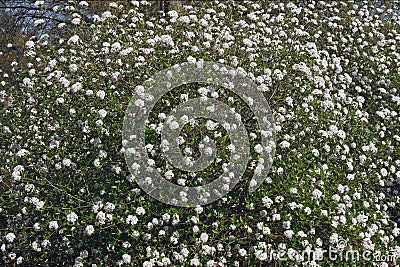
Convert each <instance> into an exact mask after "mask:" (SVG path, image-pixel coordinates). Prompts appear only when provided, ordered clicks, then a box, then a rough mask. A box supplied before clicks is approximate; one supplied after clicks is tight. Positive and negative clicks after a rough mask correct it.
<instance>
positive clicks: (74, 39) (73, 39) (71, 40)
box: [67, 35, 79, 45]
mask: <svg viewBox="0 0 400 267" xmlns="http://www.w3.org/2000/svg"><path fill="white" fill-rule="evenodd" d="M78 42H79V36H78V35H73V36H72V37H71V38H69V39H68V41H67V43H68V44H69V45H71V44H77V43H78Z"/></svg>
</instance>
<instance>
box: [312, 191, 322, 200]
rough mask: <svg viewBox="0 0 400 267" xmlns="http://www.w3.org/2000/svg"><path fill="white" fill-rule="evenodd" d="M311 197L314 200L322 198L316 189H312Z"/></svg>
mask: <svg viewBox="0 0 400 267" xmlns="http://www.w3.org/2000/svg"><path fill="white" fill-rule="evenodd" d="M312 195H313V198H314V199H319V198H320V197H321V196H322V192H321V191H320V190H318V189H314V191H313V192H312Z"/></svg>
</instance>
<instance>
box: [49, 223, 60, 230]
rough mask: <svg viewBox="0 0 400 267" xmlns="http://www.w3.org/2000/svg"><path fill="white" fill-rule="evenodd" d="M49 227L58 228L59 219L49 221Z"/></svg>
mask: <svg viewBox="0 0 400 267" xmlns="http://www.w3.org/2000/svg"><path fill="white" fill-rule="evenodd" d="M49 228H50V229H55V230H56V229H58V223H57V221H50V222H49Z"/></svg>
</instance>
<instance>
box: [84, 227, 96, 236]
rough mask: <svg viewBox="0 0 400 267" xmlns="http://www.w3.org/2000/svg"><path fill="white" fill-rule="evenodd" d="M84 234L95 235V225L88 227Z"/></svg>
mask: <svg viewBox="0 0 400 267" xmlns="http://www.w3.org/2000/svg"><path fill="white" fill-rule="evenodd" d="M84 233H85V235H88V236H90V235H92V234H93V233H94V227H93V225H88V226H86V228H85V231H84Z"/></svg>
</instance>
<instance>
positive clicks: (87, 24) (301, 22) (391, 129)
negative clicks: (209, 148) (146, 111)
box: [0, 1, 400, 266]
mask: <svg viewBox="0 0 400 267" xmlns="http://www.w3.org/2000/svg"><path fill="white" fill-rule="evenodd" d="M38 2H41V1H38ZM261 2H262V3H261ZM38 5H39V6H40V3H38ZM88 5H89V4H88V3H87V2H85V1H82V2H79V3H78V2H76V4H74V3H73V2H71V4H70V5H69V6H65V7H63V8H64V10H63V12H68V13H70V14H71V18H72V20H71V23H70V24H68V25H67V24H63V23H61V24H60V25H59V27H60V28H62V29H65V31H64V32H63V34H62V35H61V34H59V35H55V36H50V35H46V34H41V35H40V37H36V38H35V37H33V38H31V39H30V40H29V41H27V42H26V43H25V47H24V49H25V56H26V58H27V61H28V62H24V63H23V65H22V64H18V62H16V61H14V62H13V63H12V65H11V67H12V68H13V71H14V72H12V73H6V72H3V73H2V74H1V75H2V77H1V78H0V80H1V81H0V84H1V88H0V99H1V101H2V102H1V103H2V109H1V110H0V126H1V127H0V140H1V141H0V175H1V176H0V248H1V252H0V264H1V265H3V264H9V265H11V264H13V263H17V264H23V265H42V266H47V265H49V266H55V265H62V264H66V265H68V266H71V265H74V266H114V265H116V264H118V265H132V266H261V265H263V266H269V265H272V264H273V263H284V264H285V265H289V264H291V265H293V266H338V265H341V264H343V262H344V261H346V260H348V261H350V260H349V259H343V260H340V259H336V261H335V260H332V259H330V258H328V257H327V254H326V253H325V254H324V257H322V259H316V260H313V259H312V258H311V259H309V258H307V257H305V255H306V254H304V253H302V251H305V250H312V251H318V250H328V249H329V248H332V247H334V248H336V249H338V251H342V253H344V252H346V251H351V250H357V251H360V253H361V252H362V251H364V250H370V251H374V252H378V251H380V252H381V253H382V254H383V255H389V254H390V255H397V257H400V246H399V235H400V229H399V228H398V227H397V226H396V222H397V220H398V218H399V217H400V216H399V210H400V209H399V202H400V198H399V191H398V190H399V185H400V157H399V155H400V133H399V131H400V127H399V122H400V116H399V110H400V109H399V106H400V93H399V90H400V54H399V51H400V47H399V43H400V29H399V16H398V15H397V14H396V12H394V10H393V9H390V8H388V7H386V6H379V7H374V6H370V5H367V4H366V3H359V2H358V3H353V2H350V1H340V2H331V1H326V2H324V1H318V2H315V1H307V3H306V4H304V3H303V4H295V3H286V4H284V3H274V2H271V1H260V3H258V1H257V2H250V1H226V2H225V1H210V2H208V1H204V2H203V3H200V2H195V3H193V5H184V6H182V8H181V9H177V10H172V11H169V12H167V13H163V12H159V13H157V14H149V13H148V12H146V10H148V5H149V3H148V2H145V1H143V2H138V1H131V2H128V1H121V2H116V3H114V2H110V3H109V10H108V11H105V12H102V13H100V14H98V15H94V16H92V17H91V18H90V20H87V21H84V20H82V19H80V18H81V15H80V14H84V12H85V9H86V8H87V7H88ZM36 23H37V25H40V24H41V23H43V21H40V20H39V21H37V22H36ZM11 46H12V44H11ZM200 60H208V61H216V62H219V63H223V64H226V65H230V66H232V67H234V68H238V69H240V70H241V71H245V72H246V73H247V75H248V77H250V78H251V79H252V80H254V81H255V82H256V83H257V85H259V90H261V91H262V92H263V94H264V96H265V98H266V99H267V101H268V102H269V104H270V107H271V109H272V110H273V112H274V116H275V121H276V132H277V151H276V155H275V158H274V163H273V166H272V169H271V171H270V173H269V175H268V177H267V179H266V183H264V184H263V185H262V186H261V187H260V188H259V189H258V190H257V191H256V192H254V193H249V192H248V191H247V187H248V182H249V181H248V180H246V178H247V177H250V176H251V173H252V171H253V169H254V164H252V163H251V162H250V164H249V166H248V169H247V172H246V173H247V174H246V175H245V176H244V177H243V181H242V182H241V183H240V184H239V185H238V186H237V187H236V188H235V189H234V190H232V191H231V192H230V193H229V194H228V195H226V196H225V197H224V198H222V199H220V200H218V201H216V202H214V203H212V204H210V205H206V206H202V207H200V206H199V207H196V208H178V207H173V206H168V205H165V204H162V203H160V202H158V201H157V200H154V199H152V198H151V197H149V196H148V195H146V194H145V192H143V191H142V190H141V189H140V188H139V187H138V186H137V184H136V183H135V182H134V181H132V179H131V176H130V174H129V172H128V169H127V167H126V164H125V160H124V154H123V149H122V144H121V140H122V139H121V128H122V123H123V118H124V112H125V110H126V107H127V105H128V103H129V101H130V98H131V96H132V94H133V93H134V92H135V88H137V86H138V85H140V84H142V83H143V82H144V81H145V80H146V79H147V78H149V77H151V76H152V75H153V74H155V73H156V72H157V71H159V70H162V69H164V68H167V67H170V66H172V65H174V64H178V63H181V62H185V61H192V62H195V61H200ZM200 95H207V96H209V97H213V98H217V99H219V100H220V101H224V102H225V103H226V104H228V105H230V106H232V107H234V108H235V109H236V110H237V111H241V112H242V113H241V114H242V116H243V118H248V120H247V127H248V128H247V130H248V133H249V139H250V141H251V142H252V145H254V146H256V144H257V142H258V141H257V140H258V139H259V135H260V133H259V129H258V128H257V125H256V123H255V122H254V121H253V120H252V119H251V114H249V109H248V107H247V106H246V104H245V103H244V102H243V100H241V99H240V98H238V97H237V96H235V95H234V94H232V93H229V92H227V91H226V90H225V89H223V88H218V87H217V88H213V89H212V90H211V89H209V87H207V85H202V84H192V85H187V86H183V87H179V88H176V89H174V90H173V91H172V92H171V93H170V94H168V95H166V96H165V97H163V99H162V101H160V102H159V103H158V105H157V107H156V108H155V109H154V112H153V115H152V117H151V118H150V119H149V120H150V124H149V128H148V130H147V134H148V136H147V137H148V140H147V141H148V142H149V145H148V150H149V154H151V155H152V157H154V159H155V161H156V163H157V166H158V167H159V168H160V170H162V171H165V172H168V175H170V176H171V177H173V180H174V181H175V182H176V183H178V184H187V185H192V184H196V183H197V182H201V181H203V180H206V181H209V180H212V179H213V178H214V177H216V176H218V175H219V174H218V173H219V171H220V168H221V165H222V164H223V163H224V162H225V161H226V160H229V159H228V158H227V155H229V149H228V148H229V144H230V143H229V139H226V138H224V137H225V132H224V129H223V128H222V127H221V126H220V125H213V124H212V123H210V122H207V120H198V121H197V125H195V123H194V124H193V125H189V124H188V125H186V126H185V128H184V129H183V131H182V132H181V136H182V137H183V140H184V141H182V145H181V148H182V151H183V153H184V154H187V155H192V156H193V157H197V156H198V147H197V144H198V142H199V141H200V138H203V137H204V136H205V135H207V136H209V137H211V138H213V139H214V140H215V141H216V142H217V143H218V153H217V160H216V162H215V163H214V164H213V165H212V167H210V168H209V169H207V171H205V172H203V173H200V174H198V175H196V174H193V175H189V174H188V173H185V172H182V171H179V170H176V169H174V168H172V167H171V166H169V165H168V164H166V162H165V160H164V159H163V157H162V155H160V141H159V140H158V136H157V134H156V133H155V129H156V128H157V125H159V124H160V123H161V124H162V123H163V118H164V117H165V114H168V113H169V112H170V110H171V108H172V107H173V106H175V105H177V104H178V103H181V102H183V101H187V99H191V98H193V97H198V96H200ZM185 140H186V141H185ZM258 153H259V152H258ZM256 154H257V152H255V151H253V152H252V156H253V160H254V157H256ZM272 251H275V252H278V251H285V253H286V254H285V255H276V254H275V255H273V256H271V255H270V254H271V252H272ZM353 263H354V261H353ZM398 263H399V260H398V261H397V264H398ZM363 264H366V266H372V265H377V266H394V265H395V263H394V262H393V260H384V261H382V262H379V261H376V262H372V259H370V260H368V259H360V260H359V262H358V263H356V265H359V266H361V265H363Z"/></svg>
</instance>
